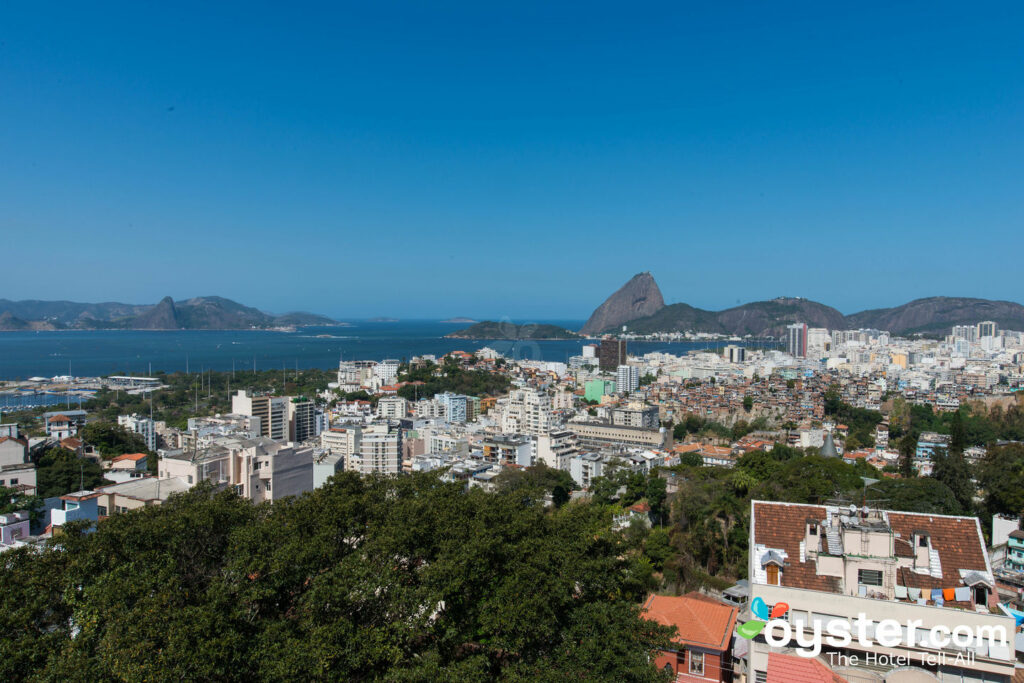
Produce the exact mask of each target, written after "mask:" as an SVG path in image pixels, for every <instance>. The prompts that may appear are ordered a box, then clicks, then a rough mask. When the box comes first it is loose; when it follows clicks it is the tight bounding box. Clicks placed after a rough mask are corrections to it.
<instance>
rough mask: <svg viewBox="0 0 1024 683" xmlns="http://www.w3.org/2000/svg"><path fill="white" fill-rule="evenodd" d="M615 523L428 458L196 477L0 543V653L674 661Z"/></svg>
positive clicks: (309, 676)
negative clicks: (241, 481) (257, 484)
mask: <svg viewBox="0 0 1024 683" xmlns="http://www.w3.org/2000/svg"><path fill="white" fill-rule="evenodd" d="M609 523H610V513H609V510H608V509H607V508H604V507H602V506H596V505H579V504H570V505H566V506H564V507H562V508H561V509H557V510H554V509H546V508H544V506H542V505H540V504H538V503H537V502H536V501H535V500H533V499H531V498H530V497H523V496H521V495H518V493H516V492H510V493H503V492H498V493H487V492H484V491H482V490H480V489H476V488H474V489H471V490H469V491H468V492H465V491H464V489H463V487H462V486H461V485H459V484H451V483H445V482H443V481H441V480H440V479H439V478H438V477H436V476H433V475H430V474H419V475H412V476H408V477H400V478H366V479H362V478H360V477H358V476H357V475H355V474H353V473H343V474H340V475H337V476H335V477H334V478H333V479H332V480H331V481H330V482H329V483H328V484H327V485H326V486H324V487H322V488H320V489H317V490H316V491H314V492H312V493H309V494H306V495H303V496H301V497H298V498H293V499H286V500H284V501H278V502H275V503H274V504H273V505H269V504H263V505H253V504H251V503H249V502H248V501H245V500H243V499H241V498H239V497H238V496H236V495H235V494H234V493H231V492H228V491H225V492H220V493H215V492H214V491H213V490H212V489H211V488H209V487H208V486H207V485H205V484H204V485H200V486H197V487H195V488H194V489H192V490H190V491H189V492H187V493H185V494H183V495H180V496H175V497H173V498H172V499H171V500H170V501H168V502H167V503H166V504H164V505H160V506H154V507H148V508H144V509H142V510H139V511H134V512H132V513H129V514H124V515H116V516H114V517H112V518H110V519H108V520H106V521H105V522H103V523H101V524H100V525H98V528H97V530H96V531H95V533H88V534H86V533H83V532H82V530H81V529H80V528H79V527H78V526H77V524H72V525H68V527H67V529H66V531H65V533H64V534H63V535H62V536H60V538H59V543H54V544H53V545H51V546H50V547H49V548H47V549H46V550H44V551H42V552H33V551H31V550H27V549H18V550H14V551H9V552H7V553H3V554H2V555H0V585H2V586H4V590H3V591H0V631H2V632H3V633H4V638H3V639H0V673H2V674H3V675H5V676H6V677H7V678H8V679H10V680H54V679H67V680H110V679H122V680H142V679H146V680H156V681H163V680H167V681H171V680H173V681H178V680H223V681H233V680H239V681H249V680H254V679H264V680H285V679H287V680H296V679H300V680H303V679H305V680H339V679H340V680H363V679H378V678H386V679H390V680H399V681H402V680H405V681H412V680H442V681H491V680H513V681H526V680H551V681H555V680H557V681H563V680H607V681H665V680H667V678H668V677H667V675H666V674H665V673H664V672H661V671H658V670H657V669H655V668H654V667H653V665H652V664H651V662H650V660H649V657H648V655H649V653H650V652H651V651H653V650H656V649H660V648H662V647H665V646H667V645H668V637H669V630H668V629H666V628H664V627H661V626H659V625H657V624H654V623H652V622H650V621H647V620H644V619H641V618H640V611H639V607H638V606H637V605H638V603H639V601H640V600H641V599H642V597H643V592H644V591H645V590H646V585H645V584H644V583H643V581H642V580H640V579H641V578H642V577H639V576H638V573H637V572H638V570H637V569H636V567H637V566H638V565H640V564H643V563H638V562H635V561H631V560H628V559H625V557H624V546H623V544H624V541H623V538H622V535H621V534H617V533H614V532H611V531H610V530H609ZM662 540H664V539H662ZM663 545H664V544H662V546H663ZM662 550H663V548H662ZM72 632H74V633H75V636H74V637H73V638H72Z"/></svg>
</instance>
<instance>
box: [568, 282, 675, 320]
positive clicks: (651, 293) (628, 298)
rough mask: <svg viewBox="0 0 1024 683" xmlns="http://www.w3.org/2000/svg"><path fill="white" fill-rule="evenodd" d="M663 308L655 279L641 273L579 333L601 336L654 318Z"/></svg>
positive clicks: (592, 317)
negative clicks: (616, 328)
mask: <svg viewBox="0 0 1024 683" xmlns="http://www.w3.org/2000/svg"><path fill="white" fill-rule="evenodd" d="M664 307H665V300H664V299H663V298H662V297H661V290H660V289H658V283H657V282H655V281H654V276H652V275H651V274H650V273H648V272H646V271H645V272H643V273H638V274H636V275H634V276H633V277H632V278H631V279H630V281H629V282H627V283H626V284H624V285H622V287H620V288H619V290H618V291H616V292H615V293H614V294H612V295H611V296H610V297H608V298H607V299H605V301H604V303H603V304H601V305H600V306H598V307H597V310H595V311H594V312H593V313H592V314H591V316H590V319H589V320H587V323H586V324H585V325H584V326H583V328H582V329H581V330H580V333H581V334H599V333H601V332H604V331H605V330H608V329H610V328H613V327H618V326H619V325H622V324H623V323H627V322H629V321H630V320H636V319H637V318H643V317H645V316H648V315H654V314H655V313H657V312H658V311H660V310H661V309H662V308H664Z"/></svg>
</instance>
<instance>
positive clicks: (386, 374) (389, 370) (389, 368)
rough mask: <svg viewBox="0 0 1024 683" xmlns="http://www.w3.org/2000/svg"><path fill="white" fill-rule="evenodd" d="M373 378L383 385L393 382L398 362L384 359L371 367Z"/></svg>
mask: <svg viewBox="0 0 1024 683" xmlns="http://www.w3.org/2000/svg"><path fill="white" fill-rule="evenodd" d="M373 376H374V377H376V378H378V379H379V380H380V381H381V382H383V383H384V384H390V383H391V382H394V381H395V379H396V378H397V377H398V361H397V360H395V359H394V358H386V359H384V360H382V361H381V362H379V363H377V364H376V365H375V366H373Z"/></svg>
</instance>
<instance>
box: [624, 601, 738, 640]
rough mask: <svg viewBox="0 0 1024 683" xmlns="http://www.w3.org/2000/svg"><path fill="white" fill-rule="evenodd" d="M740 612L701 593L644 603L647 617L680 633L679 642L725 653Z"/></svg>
mask: <svg viewBox="0 0 1024 683" xmlns="http://www.w3.org/2000/svg"><path fill="white" fill-rule="evenodd" d="M738 613H739V609H738V608H736V607H733V606H731V605H726V604H724V603H721V602H719V601H717V600H715V599H714V598H709V597H708V596H706V595H702V594H701V593H697V592H693V593H687V594H686V595H682V596H679V597H675V596H671V595H652V596H650V597H649V598H647V602H645V603H644V614H643V616H644V618H646V619H650V620H651V621H656V622H658V623H659V624H663V625H665V626H675V627H676V629H678V631H679V635H678V636H676V638H675V642H676V643H679V644H680V645H696V646H699V647H703V648H707V649H709V650H718V651H719V652H724V651H725V650H727V649H729V642H730V641H731V640H732V633H733V628H734V627H735V626H736V615H737V614H738Z"/></svg>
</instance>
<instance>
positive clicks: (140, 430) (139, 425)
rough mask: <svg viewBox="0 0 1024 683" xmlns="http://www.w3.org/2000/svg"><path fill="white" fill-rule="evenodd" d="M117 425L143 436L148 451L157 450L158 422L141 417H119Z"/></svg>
mask: <svg viewBox="0 0 1024 683" xmlns="http://www.w3.org/2000/svg"><path fill="white" fill-rule="evenodd" d="M117 424H119V425H121V426H122V427H124V428H125V429H127V430H128V431H130V432H135V433H136V434H138V435H139V436H141V437H142V440H143V441H145V442H146V448H147V449H149V450H151V451H155V450H156V422H154V421H153V420H151V419H149V418H148V417H142V416H140V415H118V416H117Z"/></svg>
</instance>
